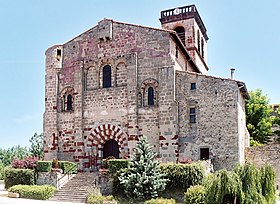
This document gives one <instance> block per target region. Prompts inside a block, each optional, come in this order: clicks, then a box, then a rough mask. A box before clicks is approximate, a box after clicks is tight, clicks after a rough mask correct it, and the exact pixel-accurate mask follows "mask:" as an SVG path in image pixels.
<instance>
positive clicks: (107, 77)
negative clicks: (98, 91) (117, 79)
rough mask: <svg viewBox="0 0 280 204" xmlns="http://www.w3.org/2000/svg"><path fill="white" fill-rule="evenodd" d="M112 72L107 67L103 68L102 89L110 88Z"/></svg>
mask: <svg viewBox="0 0 280 204" xmlns="http://www.w3.org/2000/svg"><path fill="white" fill-rule="evenodd" d="M111 76H112V70H111V67H110V66H109V65H106V66H104V67H103V88H109V87H111V86H112V80H111Z"/></svg>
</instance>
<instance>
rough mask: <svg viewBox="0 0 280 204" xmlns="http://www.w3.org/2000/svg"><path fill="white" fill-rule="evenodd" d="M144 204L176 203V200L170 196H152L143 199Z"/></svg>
mask: <svg viewBox="0 0 280 204" xmlns="http://www.w3.org/2000/svg"><path fill="white" fill-rule="evenodd" d="M144 204H176V201H175V200H174V199H172V198H170V199H169V198H153V199H151V200H147V201H145V203H144Z"/></svg>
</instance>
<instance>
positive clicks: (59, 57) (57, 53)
mask: <svg viewBox="0 0 280 204" xmlns="http://www.w3.org/2000/svg"><path fill="white" fill-rule="evenodd" d="M56 59H57V60H58V61H60V59H61V49H57V50H56Z"/></svg>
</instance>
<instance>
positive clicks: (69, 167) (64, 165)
mask: <svg viewBox="0 0 280 204" xmlns="http://www.w3.org/2000/svg"><path fill="white" fill-rule="evenodd" d="M58 163H59V166H60V168H61V169H62V170H63V173H64V174H76V173H77V172H78V166H77V164H76V163H75V162H69V161H59V162H58Z"/></svg>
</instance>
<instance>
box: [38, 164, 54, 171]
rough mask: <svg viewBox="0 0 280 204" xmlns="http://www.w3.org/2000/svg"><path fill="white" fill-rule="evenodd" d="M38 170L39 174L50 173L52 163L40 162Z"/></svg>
mask: <svg viewBox="0 0 280 204" xmlns="http://www.w3.org/2000/svg"><path fill="white" fill-rule="evenodd" d="M36 169H37V171H38V172H50V171H51V169H52V161H38V163H37V168H36Z"/></svg>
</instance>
